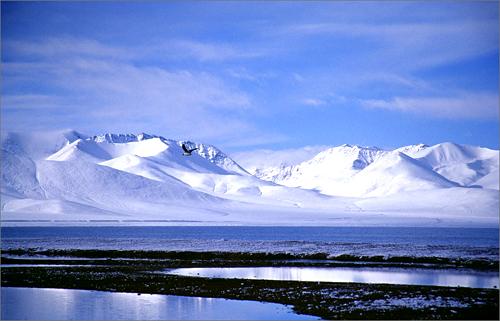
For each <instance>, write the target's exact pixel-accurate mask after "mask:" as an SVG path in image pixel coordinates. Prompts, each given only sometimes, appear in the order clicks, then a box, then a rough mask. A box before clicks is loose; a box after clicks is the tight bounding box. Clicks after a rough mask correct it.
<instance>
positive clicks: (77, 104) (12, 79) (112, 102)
mask: <svg viewBox="0 0 500 321" xmlns="http://www.w3.org/2000/svg"><path fill="white" fill-rule="evenodd" d="M75 42H76V43H80V44H79V45H75V46H72V45H71V44H73V43H75ZM11 48H14V49H15V50H17V51H18V52H19V53H22V54H23V55H27V56H36V57H37V58H36V62H23V61H16V62H12V63H10V62H7V63H4V67H5V70H6V72H5V73H4V76H5V79H4V88H7V89H9V88H15V87H16V86H17V87H18V86H19V85H21V86H22V87H24V88H25V91H28V92H29V93H28V94H14V93H7V94H6V95H4V99H3V101H2V110H3V116H4V117H3V118H4V119H3V123H4V125H7V127H13V126H16V127H17V129H19V128H35V127H36V128H39V125H40V124H39V123H38V122H39V119H41V118H39V117H40V116H41V114H42V111H41V110H42V109H44V111H43V113H44V117H45V116H47V115H48V116H49V117H45V118H44V122H45V126H47V127H48V128H54V127H55V128H59V127H60V128H62V127H65V128H66V127H78V128H79V129H86V128H81V127H82V126H83V127H91V128H100V129H101V130H102V131H123V130H127V129H128V130H136V131H152V132H155V133H161V134H165V135H170V136H173V137H188V138H192V139H201V140H205V139H207V140H210V141H211V142H218V143H222V144H224V143H225V142H228V143H230V144H233V145H237V144H238V143H237V142H238V141H243V139H244V138H246V137H248V136H256V135H257V134H260V135H261V136H262V135H264V136H265V135H269V137H270V136H271V135H272V133H267V134H266V133H262V131H261V130H259V129H258V127H257V126H256V125H255V124H253V123H252V121H251V119H249V118H248V117H246V116H245V115H246V113H247V112H248V110H249V109H252V108H253V103H252V97H251V96H250V95H249V94H248V93H246V92H244V91H242V90H241V89H239V88H237V87H235V86H234V85H232V84H231V83H229V82H227V81H226V79H224V78H222V77H220V75H218V74H214V73H210V72H206V71H196V70H188V69H180V70H179V69H177V70H176V69H173V70H171V69H168V68H162V67H156V66H155V67H152V66H143V65H140V64H136V63H135V62H134V60H133V59H132V60H128V59H131V57H133V55H129V56H124V57H125V58H127V59H115V57H114V56H115V55H120V52H121V49H116V50H115V48H114V47H111V46H107V45H103V44H101V43H99V42H95V41H91V42H89V41H86V40H83V41H82V42H80V41H76V40H75V39H69V40H68V38H64V39H61V40H56V39H50V40H49V41H48V42H47V43H40V42H36V43H27V42H26V43H24V42H23V43H21V42H17V43H15V44H14V45H12V47H11ZM49 48H50V49H49ZM14 49H13V50H14ZM67 52H69V53H70V54H67ZM204 54H207V55H208V56H207V57H206V59H208V58H210V55H211V54H208V53H204ZM213 54H214V55H215V54H216V53H213ZM61 57H62V58H61ZM27 60H29V59H27ZM36 84H44V87H49V88H50V92H47V91H45V90H43V89H42V90H41V91H40V89H37V88H38V87H37V85H36ZM29 88H31V91H30V90H29ZM25 109H37V110H38V111H37V112H36V113H32V114H29V113H23V112H22V110H25ZM83 124H85V125H83ZM243 143H244V144H248V142H243Z"/></svg>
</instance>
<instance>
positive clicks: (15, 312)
mask: <svg viewBox="0 0 500 321" xmlns="http://www.w3.org/2000/svg"><path fill="white" fill-rule="evenodd" d="M1 294H2V302H1V311H2V313H1V317H2V320H317V319H318V318H317V317H313V316H308V315H298V314H295V313H293V311H292V309H291V308H290V307H289V306H285V305H281V304H276V303H264V302H254V301H239V300H226V299H215V298H200V297H185V296H176V295H158V294H143V295H137V294H135V293H120V292H103V291H86V290H69V289H36V288H4V287H2V293H1ZM228 311H230V313H228Z"/></svg>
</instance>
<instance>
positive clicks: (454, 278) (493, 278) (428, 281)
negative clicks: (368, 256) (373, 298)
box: [167, 267, 499, 288]
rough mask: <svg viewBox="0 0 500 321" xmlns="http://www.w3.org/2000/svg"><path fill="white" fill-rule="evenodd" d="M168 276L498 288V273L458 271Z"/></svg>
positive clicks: (192, 271)
mask: <svg viewBox="0 0 500 321" xmlns="http://www.w3.org/2000/svg"><path fill="white" fill-rule="evenodd" d="M167 273H168V274H174V275H184V276H197V277H209V278H226V279H227V278H233V279H261V280H287V281H312V282H357V283H386V284H410V285H437V286H461V287H470V288H493V287H498V282H499V280H498V273H494V272H474V271H461V270H431V269H398V268H326V267H232V268H231V267H230V268H182V269H174V270H169V271H167Z"/></svg>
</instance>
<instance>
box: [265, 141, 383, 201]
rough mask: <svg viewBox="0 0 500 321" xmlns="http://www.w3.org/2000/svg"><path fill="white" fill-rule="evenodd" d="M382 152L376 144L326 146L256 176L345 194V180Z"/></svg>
mask: <svg viewBox="0 0 500 321" xmlns="http://www.w3.org/2000/svg"><path fill="white" fill-rule="evenodd" d="M386 153H387V152H386V151H383V150H381V149H379V148H376V147H360V146H351V145H342V146H338V147H333V148H329V149H327V150H325V151H323V152H321V153H319V154H318V155H316V156H315V157H314V158H312V159H310V160H308V161H305V162H302V163H300V164H298V165H295V166H288V167H282V168H271V169H270V170H267V171H261V172H260V173H259V175H258V176H259V177H260V178H262V179H265V180H269V181H273V182H276V183H279V184H283V185H286V186H293V187H302V188H307V189H316V190H319V191H321V192H323V193H325V194H329V195H345V194H344V192H343V191H344V189H345V184H347V183H348V182H349V181H350V180H351V178H352V177H353V176H354V175H355V174H357V173H358V172H360V171H361V170H362V169H364V168H365V167H367V166H368V165H369V164H371V163H373V162H374V161H375V160H377V159H379V158H380V157H382V156H383V155H385V154H386ZM349 194H350V193H349Z"/></svg>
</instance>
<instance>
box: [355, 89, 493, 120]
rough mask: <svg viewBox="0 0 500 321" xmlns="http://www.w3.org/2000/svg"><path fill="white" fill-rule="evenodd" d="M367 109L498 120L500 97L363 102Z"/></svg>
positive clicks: (474, 96) (480, 96)
mask: <svg viewBox="0 0 500 321" xmlns="http://www.w3.org/2000/svg"><path fill="white" fill-rule="evenodd" d="M361 104H362V105H363V106H365V107H367V108H380V109H386V110H395V111H402V112H411V113H416V114H421V115H426V116H430V117H441V118H450V119H464V118H471V119H491V118H498V95H497V94H489V93H468V94H460V95H456V96H452V97H395V98H392V99H390V100H383V99H372V100H362V101H361Z"/></svg>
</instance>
